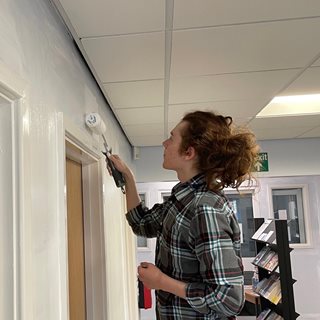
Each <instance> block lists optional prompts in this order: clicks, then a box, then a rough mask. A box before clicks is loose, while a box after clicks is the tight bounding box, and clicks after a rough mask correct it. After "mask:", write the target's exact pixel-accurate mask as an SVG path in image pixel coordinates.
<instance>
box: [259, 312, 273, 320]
mask: <svg viewBox="0 0 320 320" xmlns="http://www.w3.org/2000/svg"><path fill="white" fill-rule="evenodd" d="M270 312H271V309H265V310H263V311H262V312H261V313H260V314H259V315H258V317H257V320H265V319H267V317H268V314H270Z"/></svg>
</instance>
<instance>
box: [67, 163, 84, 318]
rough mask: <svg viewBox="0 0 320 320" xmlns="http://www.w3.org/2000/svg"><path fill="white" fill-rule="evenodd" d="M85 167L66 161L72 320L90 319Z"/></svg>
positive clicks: (70, 313) (70, 308)
mask: <svg viewBox="0 0 320 320" xmlns="http://www.w3.org/2000/svg"><path fill="white" fill-rule="evenodd" d="M81 172H82V168H81V164H79V163H77V162H75V161H73V160H70V159H66V176H67V177H66V178H67V212H68V213H67V220H68V223H67V224H68V272H69V315H70V320H85V319H86V298H85V297H86V291H85V257H84V225H83V199H82V173H81Z"/></svg>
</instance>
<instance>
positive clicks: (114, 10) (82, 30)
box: [60, 0, 165, 38]
mask: <svg viewBox="0 0 320 320" xmlns="http://www.w3.org/2000/svg"><path fill="white" fill-rule="evenodd" d="M60 2H61V4H62V5H63V7H64V10H65V11H66V13H67V15H68V17H69V19H70V20H71V22H72V24H73V27H74V28H75V30H76V32H77V34H78V36H79V38H83V37H91V36H105V35H112V34H126V33H140V32H151V31H162V30H164V24H165V1H158V0H135V1H131V0H104V1H101V0H90V1H87V0H77V1H74V0H60Z"/></svg>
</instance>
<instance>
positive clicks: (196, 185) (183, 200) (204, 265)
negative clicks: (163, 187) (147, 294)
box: [126, 175, 244, 320]
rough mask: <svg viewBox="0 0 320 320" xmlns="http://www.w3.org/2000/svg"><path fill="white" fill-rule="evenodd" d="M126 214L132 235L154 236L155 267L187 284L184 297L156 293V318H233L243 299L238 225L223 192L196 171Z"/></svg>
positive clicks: (167, 319)
mask: <svg viewBox="0 0 320 320" xmlns="http://www.w3.org/2000/svg"><path fill="white" fill-rule="evenodd" d="M126 217H127V220H128V222H129V224H130V226H131V228H132V230H133V232H134V233H135V234H137V235H140V236H145V237H148V238H152V237H157V247H156V266H157V267H158V268H160V270H161V271H162V272H164V273H165V274H167V275H168V276H170V277H172V278H174V279H177V280H180V281H183V282H186V283H187V287H186V296H187V297H186V299H182V298H179V297H177V296H175V295H173V294H171V293H168V292H165V291H162V290H159V291H157V292H156V296H157V319H166V320H171V319H183V320H184V319H203V320H206V319H219V320H222V319H235V318H234V315H236V314H237V313H239V312H240V311H241V309H242V306H243V303H244V289H243V268H242V261H241V255H240V229H239V225H238V222H237V220H236V217H235V215H234V213H233V211H232V209H231V207H230V205H229V203H228V201H227V199H226V197H225V196H224V194H223V193H222V192H221V193H214V192H211V191H209V190H208V189H207V187H206V183H205V179H204V176H203V175H198V176H196V177H194V178H193V179H191V180H189V181H187V182H185V183H178V184H177V185H176V186H175V187H174V188H173V189H172V193H171V196H170V198H169V199H168V200H167V201H165V202H164V203H162V204H156V205H154V206H153V208H152V209H150V210H149V209H147V208H146V207H142V205H141V204H140V205H139V206H137V207H136V208H134V209H132V210H130V211H129V212H128V213H127V215H126Z"/></svg>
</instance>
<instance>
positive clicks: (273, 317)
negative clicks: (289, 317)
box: [265, 311, 283, 320]
mask: <svg viewBox="0 0 320 320" xmlns="http://www.w3.org/2000/svg"><path fill="white" fill-rule="evenodd" d="M265 319H266V320H281V319H283V318H282V317H281V316H280V315H279V314H277V313H276V312H274V311H271V312H270V313H269V314H268V315H267V317H266V318H265Z"/></svg>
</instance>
